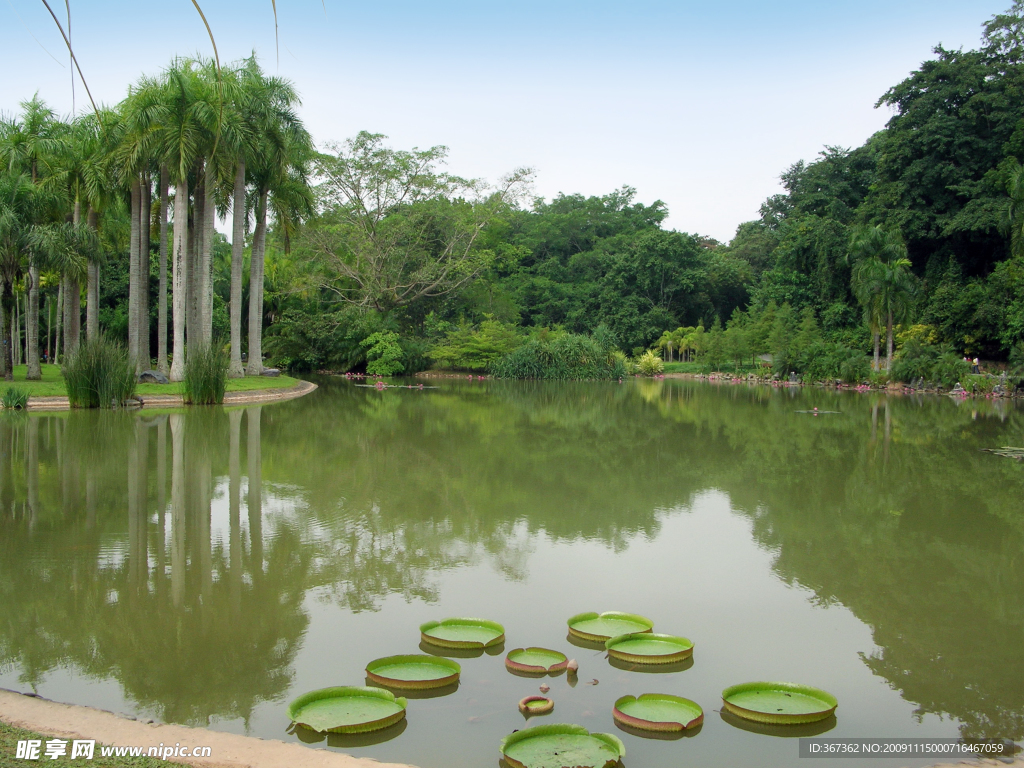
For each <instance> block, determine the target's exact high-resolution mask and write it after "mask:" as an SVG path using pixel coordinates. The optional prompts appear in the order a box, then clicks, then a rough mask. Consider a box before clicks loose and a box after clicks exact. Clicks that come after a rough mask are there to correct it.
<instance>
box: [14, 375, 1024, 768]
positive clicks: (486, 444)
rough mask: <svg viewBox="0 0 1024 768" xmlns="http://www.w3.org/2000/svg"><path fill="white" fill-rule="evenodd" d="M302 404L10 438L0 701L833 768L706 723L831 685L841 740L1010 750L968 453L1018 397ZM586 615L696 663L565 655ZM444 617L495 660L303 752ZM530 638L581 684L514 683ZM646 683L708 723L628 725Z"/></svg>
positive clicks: (419, 751)
mask: <svg viewBox="0 0 1024 768" xmlns="http://www.w3.org/2000/svg"><path fill="white" fill-rule="evenodd" d="M318 383H319V384H320V385H321V388H320V389H319V390H318V391H317V392H316V393H314V394H313V395H311V396H308V397H305V398H302V399H299V400H295V401H291V402H287V403H279V404H273V405H265V406H263V407H252V408H245V409H238V410H228V411H224V410H221V409H217V408H196V409H193V410H190V411H188V412H187V413H157V412H147V411H143V412H141V413H60V414H52V415H45V414H44V415H10V414H0V687H4V688H9V689H14V690H20V691H36V692H38V693H39V694H41V695H42V696H45V697H48V698H51V699H56V700H59V701H67V702H73V703H78V704H88V705H93V706H99V707H103V708H105V709H111V710H114V711H118V712H125V713H131V714H134V715H136V716H138V717H140V718H145V719H155V720H160V721H173V722H179V723H187V724H192V725H200V726H207V727H210V728H213V729H217V730H224V731H231V732H238V733H249V734H252V735H258V736H263V737H267V738H279V739H285V740H296V739H302V740H305V741H311V743H310V746H311V747H312V748H325V749H339V750H344V751H348V752H352V753H354V754H358V755H366V756H370V757H373V758H376V759H378V760H382V761H385V760H386V761H395V762H408V763H412V764H414V765H418V766H421V767H422V768H463V767H464V768H470V767H472V768H476V767H477V766H489V767H491V768H493V766H495V765H496V764H497V761H498V757H499V755H498V744H499V742H500V741H501V739H502V737H504V736H505V735H507V734H509V733H511V732H512V731H513V730H515V729H517V728H523V727H524V724H525V722H526V721H525V720H524V718H523V716H522V715H521V714H520V713H519V711H518V710H517V702H518V701H519V699H521V698H522V697H524V696H527V695H531V694H536V693H538V690H537V689H538V686H539V685H540V683H542V682H546V683H547V684H548V685H550V686H551V691H550V693H548V694H547V695H548V696H550V697H551V698H552V699H553V700H554V702H555V710H554V713H552V714H551V715H548V716H544V717H537V718H531V720H530V721H529V722H530V723H531V724H539V723H558V722H566V723H576V724H579V725H583V726H585V727H587V728H589V729H590V730H591V731H598V732H601V731H603V732H609V733H615V734H616V735H618V736H619V737H620V738H621V739H622V740H623V741H624V742H625V744H626V748H627V754H626V758H625V760H624V765H625V766H626V767H627V768H644V767H647V768H670V767H675V766H685V765H701V766H704V765H723V764H728V765H730V766H739V767H743V766H751V767H753V766H757V767H758V768H763V766H780V767H781V766H792V765H796V764H797V763H799V764H800V765H801V766H805V767H806V768H811V766H814V765H818V764H820V765H822V766H833V765H835V762H834V761H831V760H823V761H814V760H807V759H804V760H798V758H797V754H798V751H797V749H798V745H797V740H796V739H794V738H785V737H780V736H777V735H767V734H765V733H759V732H757V730H756V727H738V726H737V724H736V721H735V720H733V719H731V718H729V716H725V717H723V716H722V715H721V714H719V712H718V710H720V709H721V699H720V693H721V691H722V689H723V688H725V687H727V686H730V685H733V684H736V683H742V682H747V681H752V680H783V681H791V682H796V683H803V684H806V685H812V686H816V687H819V688H823V689H825V690H827V691H829V692H830V693H832V694H833V695H835V696H836V697H837V698H838V700H839V709H838V710H837V713H836V719H835V720H834V721H829V722H828V723H826V725H825V726H824V727H829V726H832V727H831V730H829V731H828V733H827V735H828V736H830V737H834V736H851V737H912V736H939V737H960V736H962V737H965V738H971V739H974V738H990V737H1009V738H1013V739H1016V740H1018V741H1019V740H1021V739H1022V738H1024V465H1022V464H1021V463H1018V462H1016V461H1014V460H1012V459H1007V458H1002V457H999V456H994V455H992V454H989V453H984V452H982V451H981V450H980V449H982V448H994V447H1000V446H1006V445H1013V446H1020V445H1022V444H1024V410H1022V409H1021V407H1019V406H1017V405H1015V404H1013V403H1005V402H987V401H982V402H955V401H953V400H951V399H948V398H939V397H921V398H916V397H888V398H887V397H886V396H884V395H881V394H869V395H863V394H855V393H833V392H825V391H822V390H816V389H809V390H796V389H793V390H790V389H773V388H766V387H748V386H746V385H740V386H727V385H715V384H707V383H702V382H691V381H672V380H668V381H647V380H644V381H627V382H625V383H623V384H618V383H589V384H547V383H511V382H490V381H483V382H481V381H474V382H467V381H464V380H461V381H459V380H456V381H447V382H441V383H440V384H439V385H438V388H436V389H423V390H419V389H389V390H386V391H383V392H380V391H376V390H374V389H372V388H361V387H356V386H353V385H352V384H349V383H347V382H345V381H344V380H338V379H322V380H318ZM814 407H817V408H819V409H821V410H831V411H839V412H840V413H836V414H827V415H820V416H814V415H813V414H806V413H798V411H803V410H809V409H813V408H814ZM585 611H598V612H602V611H626V612H632V613H638V614H641V615H643V616H648V617H650V618H651V619H652V620H653V621H654V631H655V632H660V633H667V634H673V635H681V636H684V637H687V638H690V639H691V640H692V641H693V642H694V645H695V652H694V656H693V660H692V662H689V661H688V662H686V663H685V664H680V665H670V668H669V669H668V670H667V671H658V670H654V671H652V670H651V669H649V668H631V667H629V666H628V665H622V664H621V663H616V665H614V666H613V665H612V664H611V663H609V661H608V660H607V659H606V658H605V657H604V654H603V652H601V651H598V650H593V649H591V648H585V647H577V646H574V645H573V644H571V643H570V642H569V641H568V639H567V637H566V635H567V627H566V620H567V619H568V618H569V617H571V616H574V615H576V614H578V613H581V612H585ZM459 616H467V617H481V618H486V619H491V620H494V621H498V622H501V623H502V624H504V626H505V630H506V636H507V640H506V642H505V644H504V646H502V647H500V648H498V649H489V650H488V652H486V653H481V654H479V655H475V656H474V655H471V654H466V653H465V652H453V653H452V654H451V655H452V656H453V657H455V658H457V660H458V662H459V663H460V664H461V665H462V678H461V683H460V685H459V686H458V688H457V690H454V692H448V690H446V691H442V692H441V693H447V695H440V696H438V695H436V693H430V692H420V693H417V694H414V695H410V696H409V706H408V716H407V719H406V721H405V722H403V723H400V724H399V725H397V726H394V727H393V728H392V729H389V730H388V731H386V732H382V733H380V734H376V735H363V736H349V737H346V736H333V735H332V736H331V737H329V738H327V739H323V740H321V741H315V737H313V736H311V735H310V734H308V733H304V732H303V733H298V734H292V733H288V728H289V721H288V718H287V715H286V710H287V706H288V703H289V702H290V701H291V700H292V699H293V698H295V697H297V696H299V695H300V694H303V693H305V692H307V691H310V690H313V689H316V688H322V687H326V686H333V685H362V684H364V683H365V674H364V669H365V666H366V663H367V662H369V661H371V660H373V659H376V658H380V657H382V656H389V655H394V654H410V653H413V654H414V653H422V652H424V651H425V650H427V648H428V647H427V646H423V648H421V647H420V637H419V625H420V624H422V623H424V622H427V621H431V620H440V619H443V618H447V617H459ZM527 646H540V647H547V648H553V649H557V650H560V651H563V652H565V653H566V654H567V655H568V656H569V657H570V658H576V659H577V660H578V662H579V665H580V671H579V677H578V681H577V684H576V685H575V686H571V685H570V680H569V678H567V677H566V676H565V675H562V676H559V677H549V678H544V679H543V680H539V679H531V678H526V677H517V676H514V675H511V674H509V673H508V672H507V671H506V670H505V667H504V663H503V659H504V654H505V653H506V652H507V651H508V650H511V649H513V648H522V647H527ZM431 650H433V651H434V652H435V653H443V651H442V650H440V649H431ZM595 680H596V681H597V684H596V685H593V684H590V683H592V682H593V681H595ZM643 693H667V694H673V695H677V696H684V697H686V698H689V699H693V700H694V701H696V702H697V703H699V704H700V705H701V706H702V707H703V708H704V712H705V722H704V724H703V726H702V728H701V729H700V731H699V732H698V733H697V734H696V735H694V736H693V737H691V738H682V739H679V740H675V741H671V740H659V739H644V738H640V737H639V736H637V735H635V734H633V733H626V732H623V731H621V730H619V729H617V728H616V726H615V724H614V722H613V720H612V714H611V712H612V705H613V704H614V702H615V700H616V699H618V698H619V697H621V696H624V695H627V694H632V695H640V694H643ZM772 733H778V729H776V730H774V731H772ZM800 735H807V730H806V727H804V730H802V731H800ZM215 757H216V756H215ZM929 762H935V761H934V760H931V761H929V760H928V759H926V758H915V757H905V758H903V759H900V760H895V761H887V760H872V761H871V764H872V765H876V766H879V767H880V768H882V767H884V766H896V765H908V766H920V765H926V764H929Z"/></svg>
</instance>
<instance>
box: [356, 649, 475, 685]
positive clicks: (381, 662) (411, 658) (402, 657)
mask: <svg viewBox="0 0 1024 768" xmlns="http://www.w3.org/2000/svg"><path fill="white" fill-rule="evenodd" d="M392 664H431V665H433V666H436V667H445V668H447V669H450V670H451V671H452V672H453V673H456V672H458V673H461V672H462V665H461V664H459V663H458V662H457V661H452V660H451V659H446V658H445V657H444V656H431V655H430V654H427V653H403V654H398V655H397V656H381V657H380V658H379V659H374V660H373V661H370V662H367V664H366V671H367V672H373V671H374V670H375V669H380V668H381V667H387V666H391V665H392ZM367 687H371V686H367Z"/></svg>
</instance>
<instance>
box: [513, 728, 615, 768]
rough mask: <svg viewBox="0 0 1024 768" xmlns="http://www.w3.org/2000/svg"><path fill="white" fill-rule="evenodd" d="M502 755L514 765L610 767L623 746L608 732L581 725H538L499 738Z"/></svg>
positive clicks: (529, 767) (525, 767)
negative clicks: (596, 730)
mask: <svg viewBox="0 0 1024 768" xmlns="http://www.w3.org/2000/svg"><path fill="white" fill-rule="evenodd" d="M501 754H502V755H503V756H504V758H505V761H506V762H507V763H508V764H509V765H511V766H513V768H565V766H572V768H613V766H615V765H617V764H618V762H619V760H621V759H622V758H623V757H624V756H625V754H626V747H625V746H624V745H623V743H622V742H621V741H620V740H619V739H618V738H617V737H615V736H613V735H611V734H610V733H590V731H588V730H587V729H586V728H584V727H583V726H581V725H538V726H535V727H533V728H524V729H523V730H521V731H516V732H515V733H513V734H510V735H508V736H506V737H505V738H504V739H502V741H501Z"/></svg>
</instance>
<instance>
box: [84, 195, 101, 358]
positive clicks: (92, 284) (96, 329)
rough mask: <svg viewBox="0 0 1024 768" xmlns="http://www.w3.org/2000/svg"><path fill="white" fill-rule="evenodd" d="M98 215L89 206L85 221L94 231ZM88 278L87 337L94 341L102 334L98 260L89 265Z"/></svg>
mask: <svg viewBox="0 0 1024 768" xmlns="http://www.w3.org/2000/svg"><path fill="white" fill-rule="evenodd" d="M98 218H99V217H98V215H97V213H96V211H94V210H93V209H92V207H90V208H89V212H88V213H87V214H86V216H85V222H86V224H87V225H88V227H89V229H91V230H93V231H94V232H95V231H96V229H97V220H98ZM88 270H89V271H88V278H87V280H86V288H85V338H87V339H88V340H89V341H93V340H95V339H96V338H98V337H99V335H100V265H99V263H98V262H96V261H90V262H89V267H88Z"/></svg>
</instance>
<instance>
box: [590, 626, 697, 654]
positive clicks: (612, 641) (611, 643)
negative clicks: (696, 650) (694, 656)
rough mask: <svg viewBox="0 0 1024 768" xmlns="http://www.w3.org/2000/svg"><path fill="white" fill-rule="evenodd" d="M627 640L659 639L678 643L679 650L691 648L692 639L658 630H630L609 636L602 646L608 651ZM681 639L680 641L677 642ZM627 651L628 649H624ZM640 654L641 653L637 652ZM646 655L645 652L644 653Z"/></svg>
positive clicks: (673, 643) (674, 643)
mask: <svg viewBox="0 0 1024 768" xmlns="http://www.w3.org/2000/svg"><path fill="white" fill-rule="evenodd" d="M627 640H661V641H663V642H666V643H669V644H671V645H678V646H679V650H680V651H690V650H693V641H692V640H691V639H690V638H688V637H683V636H682V635H665V634H661V633H658V632H630V633H628V634H625V635H618V636H616V637H610V638H608V639H607V640H605V641H604V647H605V648H606V649H608V650H609V651H610V650H612V649H613V648H614V647H615V646H616V645H618V644H619V643H624V642H626V641H627ZM679 641H682V642H679ZM624 653H628V651H624ZM637 655H641V654H637ZM644 655H646V654H644ZM655 655H668V654H655Z"/></svg>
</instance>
